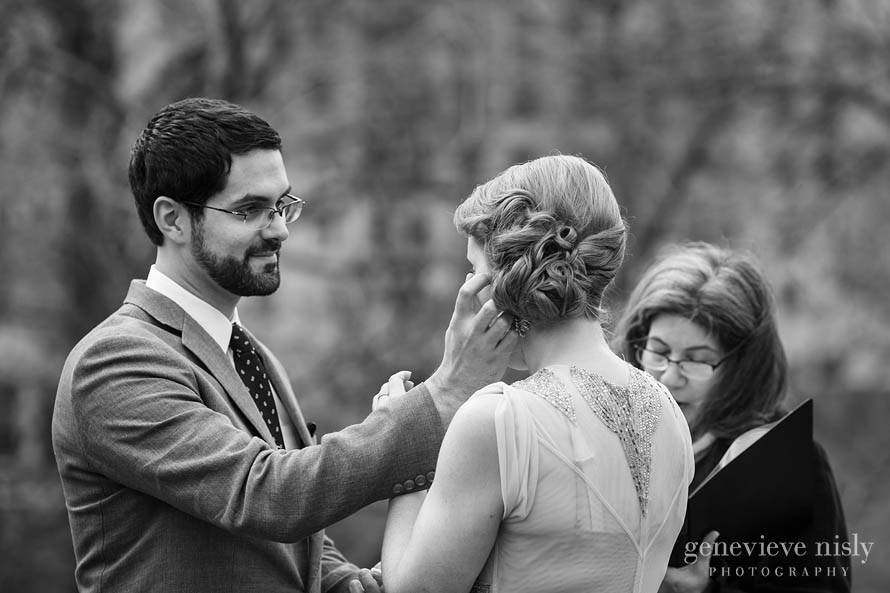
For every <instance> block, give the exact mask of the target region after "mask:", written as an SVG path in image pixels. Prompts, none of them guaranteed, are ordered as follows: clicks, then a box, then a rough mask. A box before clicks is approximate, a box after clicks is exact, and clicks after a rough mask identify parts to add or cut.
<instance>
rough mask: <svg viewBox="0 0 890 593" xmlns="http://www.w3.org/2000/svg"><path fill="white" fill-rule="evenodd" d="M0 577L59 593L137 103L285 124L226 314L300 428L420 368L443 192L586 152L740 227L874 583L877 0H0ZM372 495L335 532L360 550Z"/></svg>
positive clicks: (424, 369) (433, 345)
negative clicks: (276, 203)
mask: <svg viewBox="0 0 890 593" xmlns="http://www.w3.org/2000/svg"><path fill="white" fill-rule="evenodd" d="M0 22H2V23H4V24H3V26H2V27H0V55H2V62H0V157H2V158H0V178H2V180H3V183H2V184H0V278H2V279H3V280H2V283H0V589H2V590H4V591H42V592H53V591H59V592H61V591H73V590H74V585H73V576H72V575H73V573H72V570H73V554H72V550H71V542H70V536H69V534H68V527H67V517H66V515H65V511H64V503H63V500H62V497H61V492H60V487H59V483H58V477H57V475H56V473H55V466H54V462H53V459H52V451H51V444H50V438H49V421H50V415H51V409H52V402H53V397H54V394H55V385H56V381H57V380H58V374H59V371H60V369H61V365H62V361H63V360H64V357H65V355H66V354H67V352H68V350H69V349H70V348H71V347H72V346H73V345H74V343H75V342H76V341H77V340H78V339H79V338H80V337H81V336H82V335H83V334H84V333H85V332H86V331H87V330H88V329H89V328H90V327H91V326H93V325H94V324H95V323H97V322H98V321H100V320H101V319H102V318H104V317H105V316H106V315H107V314H108V313H109V312H111V311H112V310H114V309H115V308H116V307H117V306H118V305H119V303H120V301H121V300H122V298H123V296H124V294H125V293H126V290H127V287H128V281H129V279H130V278H133V277H144V276H145V274H146V271H147V268H148V266H149V265H150V263H151V262H152V258H153V253H152V249H151V248H150V244H149V241H148V240H147V238H146V237H145V236H144V234H143V232H142V230H141V228H140V227H139V223H138V220H137V217H136V215H135V212H134V207H133V202H132V197H131V195H130V193H129V188H128V185H127V182H126V166H127V160H128V152H129V147H130V145H131V143H132V142H133V140H134V139H135V137H136V135H137V134H138V132H139V131H140V130H141V128H142V127H143V126H144V125H145V123H146V122H147V120H148V119H149V118H150V117H151V115H152V114H153V113H154V112H155V111H157V110H158V109H159V108H160V107H161V106H163V105H164V104H166V103H169V102H171V101H174V100H177V99H180V98H183V97H186V96H194V95H207V96H215V97H223V98H227V99H229V100H232V101H235V102H238V103H241V104H243V105H245V106H247V107H248V108H250V109H252V110H254V111H256V112H258V113H259V114H261V115H263V116H264V117H265V118H266V119H267V120H268V121H269V122H270V123H271V124H272V125H273V126H275V127H276V128H277V129H278V130H279V131H281V132H282V136H283V137H284V139H285V148H284V152H285V160H286V163H287V165H288V171H289V175H290V179H291V182H292V184H293V187H294V191H295V193H297V194H298V195H302V196H304V197H305V198H307V199H308V200H309V202H310V206H309V207H308V208H307V210H306V213H305V215H304V218H303V219H301V220H300V222H299V223H298V224H297V225H296V226H295V227H294V228H293V230H292V233H291V238H290V240H289V241H288V242H287V244H286V245H285V249H284V251H283V257H282V264H283V266H284V267H285V271H284V280H283V284H282V288H281V290H279V291H278V293H276V294H275V295H274V296H272V297H269V298H266V299H251V300H247V301H244V302H243V303H242V307H241V310H242V317H243V318H245V319H246V321H247V323H249V324H250V326H251V327H252V328H254V331H255V332H256V333H257V334H258V335H259V336H261V337H262V338H263V339H264V340H265V341H266V342H267V343H268V344H269V345H271V346H272V347H273V349H274V350H275V351H276V352H277V353H278V354H279V355H280V357H281V359H282V360H283V361H284V362H285V363H286V364H287V365H288V367H289V368H290V370H291V377H292V379H293V381H294V384H295V387H296V389H297V392H298V393H299V394H300V397H301V400H302V402H303V405H304V409H305V411H306V414H307V416H308V417H309V418H311V419H313V420H314V421H315V422H316V423H317V424H318V425H319V430H320V431H321V432H331V431H335V430H338V429H339V428H341V427H343V426H345V425H347V424H350V423H352V422H355V421H358V420H360V419H361V418H362V417H363V416H364V415H365V414H367V412H368V411H369V405H370V396H371V395H372V394H373V393H375V392H376V390H377V387H378V386H379V384H380V383H381V382H383V381H384V379H385V378H386V377H388V376H389V374H391V373H392V372H394V371H395V370H398V369H402V368H406V369H413V370H414V371H415V377H416V378H418V379H422V378H423V377H425V376H426V375H427V374H428V373H430V372H431V371H432V370H433V369H434V368H435V367H436V365H437V364H438V361H439V359H440V357H441V349H442V344H443V332H444V328H445V327H446V325H447V322H448V318H449V316H450V312H451V306H452V304H453V300H454V297H455V293H456V289H457V287H458V286H459V284H460V282H461V281H462V280H463V277H464V273H465V272H466V271H467V263H466V262H465V260H464V250H465V242H464V240H463V239H462V238H461V237H460V236H459V235H458V234H457V233H456V232H455V231H454V229H453V227H452V225H451V213H452V211H453V209H454V207H455V206H456V204H457V203H459V201H460V200H461V199H462V198H463V197H465V196H466V195H467V194H468V192H469V191H470V190H471V189H472V188H473V187H474V186H475V185H476V184H478V183H481V182H483V181H485V180H487V179H488V178H490V177H491V176H492V175H494V174H495V173H497V172H498V171H500V170H502V169H503V168H505V167H506V166H508V165H510V164H513V163H515V162H518V161H523V160H526V159H529V158H533V157H536V156H540V155H544V154H550V153H553V152H555V151H559V152H562V153H568V154H579V155H582V156H585V157H587V158H588V159H589V160H591V161H593V162H595V163H597V164H598V165H600V166H601V167H602V168H603V169H604V170H605V172H606V173H607V175H608V177H609V179H610V181H611V183H612V185H613V188H614V189H615V192H616V195H617V196H618V198H619V201H620V202H621V203H622V205H623V207H624V209H625V213H626V217H627V219H628V220H629V222H630V225H631V230H632V237H631V243H630V250H629V256H628V260H627V264H626V266H625V268H624V270H623V272H622V274H621V277H620V279H619V281H618V283H617V286H616V287H615V290H614V291H613V292H612V294H611V301H612V305H613V308H618V307H620V305H621V302H622V300H623V298H624V297H625V296H626V294H627V291H628V290H629V288H630V287H631V286H633V283H634V282H635V280H636V278H637V277H638V275H639V273H640V271H641V269H642V268H643V267H644V266H645V265H646V264H647V263H648V262H649V261H650V260H651V258H652V256H653V255H654V253H655V252H656V251H657V250H658V248H659V247H660V246H661V245H663V244H664V243H666V242H670V241H677V240H687V239H701V240H709V241H715V242H718V243H724V244H729V245H732V246H735V247H742V248H749V249H751V250H753V251H754V252H755V253H756V254H757V255H758V256H759V257H760V258H761V260H762V262H763V264H764V267H765V269H766V271H767V274H768V275H769V277H770V278H771V280H772V282H773V284H774V287H775V289H776V293H777V297H778V300H779V311H780V319H781V328H782V333H783V337H784V339H785V342H786V346H787V349H788V353H789V359H790V362H791V365H792V369H793V387H794V395H795V398H797V399H799V398H801V397H813V398H815V400H816V433H817V434H816V437H817V439H819V440H820V441H821V442H822V443H823V444H824V445H825V447H826V449H827V450H828V452H829V455H830V458H831V460H832V462H833V464H834V468H835V472H836V475H837V480H838V486H839V489H840V492H841V496H842V498H843V502H844V505H845V508H846V512H847V522H848V525H849V528H850V531H851V532H856V533H858V534H859V539H860V541H870V542H875V545H874V547H873V548H872V551H871V555H870V556H869V559H868V563H867V564H862V563H861V558H854V559H853V562H852V564H853V566H854V584H855V586H856V590H857V591H865V592H870V591H874V592H879V591H886V590H888V588H890V505H888V504H887V501H888V498H890V477H888V470H890V431H888V430H887V428H886V425H887V423H888V420H890V365H888V364H887V361H888V360H890V323H888V320H890V300H888V299H887V298H886V296H885V295H886V291H887V290H888V287H890V242H888V240H887V234H888V230H890V200H888V197H887V188H888V187H890V133H888V132H890V61H888V56H890V4H888V3H887V2H886V0H821V1H816V0H787V1H783V2H774V1H770V0H745V1H736V2H713V1H712V0H625V1H621V0H594V1H591V0H513V1H507V0H493V1H473V0H451V1H446V0H430V1H427V2H417V1H413V0H379V1H377V2H373V3H370V2H362V1H360V0H324V1H322V0H302V1H292V2H271V1H261V2H238V1H237V0H195V1H193V2H172V1H162V0H157V1H154V2H138V1H136V0H65V1H64V2H56V1H54V0H30V1H25V0H0ZM385 508H386V507H385V503H378V504H376V505H372V506H371V507H369V508H368V509H366V510H364V511H362V512H361V513H359V514H358V515H356V516H355V517H353V518H350V519H348V520H346V521H344V522H342V523H341V524H338V525H337V526H335V527H334V528H333V529H332V530H331V533H332V534H333V536H334V538H335V540H336V541H337V542H338V544H339V545H340V547H341V549H343V550H344V551H345V552H346V554H347V555H348V556H349V557H350V558H352V559H353V560H355V561H356V562H358V563H359V564H363V565H369V564H372V563H374V562H375V561H376V560H377V558H378V553H379V543H380V538H381V528H382V517H383V515H384V514H385Z"/></svg>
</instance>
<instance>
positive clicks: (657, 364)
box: [634, 344, 737, 381]
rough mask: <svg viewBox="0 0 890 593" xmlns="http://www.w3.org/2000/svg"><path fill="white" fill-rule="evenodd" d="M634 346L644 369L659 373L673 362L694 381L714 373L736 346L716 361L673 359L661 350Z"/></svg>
mask: <svg viewBox="0 0 890 593" xmlns="http://www.w3.org/2000/svg"><path fill="white" fill-rule="evenodd" d="M634 348H636V350H637V361H638V362H639V363H640V364H641V365H643V368H644V369H645V370H647V371H657V372H659V373H660V372H663V371H666V370H667V368H668V367H669V366H670V365H671V364H675V365H677V368H678V369H680V372H681V373H683V376H685V377H686V378H687V379H692V380H694V381H706V380H708V379H710V378H711V377H713V376H714V373H715V372H716V371H717V367H719V366H720V365H721V364H723V363H724V362H725V361H726V360H727V359H728V358H729V357H730V356H732V355H733V354H735V352H736V350H737V348H735V349H733V351H732V352H730V353H729V354H727V355H726V356H724V357H723V358H721V359H720V360H718V361H717V362H702V361H698V360H687V359H681V360H674V359H673V358H670V357H668V356H666V355H665V354H664V353H662V352H657V351H655V350H649V349H648V348H646V347H645V346H643V345H642V344H638V345H635V346H634Z"/></svg>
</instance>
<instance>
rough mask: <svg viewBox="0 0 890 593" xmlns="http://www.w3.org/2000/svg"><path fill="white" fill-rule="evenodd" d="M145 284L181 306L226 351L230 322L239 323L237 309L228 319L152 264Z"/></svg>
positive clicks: (229, 335)
mask: <svg viewBox="0 0 890 593" xmlns="http://www.w3.org/2000/svg"><path fill="white" fill-rule="evenodd" d="M145 286H147V287H148V288H150V289H152V290H154V291H155V292H159V293H161V294H162V295H164V296H165V297H167V298H168V299H170V300H171V301H173V302H174V303H176V304H177V305H179V306H180V307H182V310H183V311H185V312H186V313H187V314H188V315H189V316H190V317H191V318H192V319H194V320H195V321H197V322H198V325H200V326H201V327H202V328H203V329H204V331H206V332H207V334H208V335H209V336H210V337H211V338H213V341H214V342H216V343H217V344H219V347H220V348H222V349H223V352H226V351H228V349H229V341H230V340H231V338H232V322H235V323H238V324H240V323H241V320H240V319H239V318H238V309H235V312H234V314H233V316H232V319H229V318H228V317H226V316H225V315H223V313H222V311H220V310H219V309H217V308H216V307H214V306H213V305H211V304H210V303H208V302H207V301H204V300H202V299H201V298H200V297H197V296H195V295H194V294H192V293H191V292H189V291H188V290H186V289H185V288H183V287H182V286H180V285H179V284H177V283H176V281H174V280H173V279H171V278H170V277H169V276H167V275H166V274H164V273H163V272H161V271H160V270H158V268H157V267H156V266H154V265H153V266H152V267H151V269H150V270H149V271H148V278H147V279H146V281H145Z"/></svg>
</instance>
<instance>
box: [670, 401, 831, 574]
mask: <svg viewBox="0 0 890 593" xmlns="http://www.w3.org/2000/svg"><path fill="white" fill-rule="evenodd" d="M814 473H815V453H814V447H813V400H812V399H808V400H807V401H805V402H803V403H802V404H800V405H799V406H797V408H795V409H794V410H793V411H791V412H790V413H789V414H787V415H786V416H785V417H784V418H782V419H781V420H780V421H779V422H778V423H777V424H776V425H775V426H773V427H772V428H771V429H770V430H769V431H768V432H767V433H766V434H764V435H763V436H761V437H760V438H759V439H758V440H757V441H755V442H754V443H753V444H752V445H751V446H749V447H748V448H747V449H745V450H744V451H743V452H742V453H740V454H739V455H738V456H737V457H736V458H735V459H733V460H732V461H730V462H729V463H728V464H727V465H726V466H725V467H723V468H721V469H720V470H718V471H717V472H714V473H713V474H711V475H710V476H708V478H707V479H706V480H704V481H703V482H702V483H701V484H699V485H698V487H697V488H696V489H695V490H694V491H692V492H691V493H690V494H689V504H688V506H687V508H686V520H685V522H684V524H683V529H682V531H681V532H680V535H679V537H678V538H677V542H676V544H674V549H673V552H672V553H671V560H670V566H683V565H685V564H687V563H688V560H690V559H692V558H694V556H692V555H691V552H695V551H697V550H698V544H699V542H701V540H702V538H703V537H704V536H705V535H707V534H708V533H709V532H710V531H714V530H716V531H719V532H720V537H719V538H718V539H717V542H720V543H719V544H718V545H719V546H725V547H723V550H722V551H724V552H727V551H728V550H733V551H732V552H731V553H724V554H715V555H714V556H713V557H712V560H711V562H712V565H713V564H715V561H717V563H723V564H726V565H728V566H734V565H735V566H739V565H750V564H751V562H750V559H751V558H752V557H756V556H758V555H759V553H760V550H761V549H762V548H761V544H762V543H763V544H766V543H769V542H783V541H785V542H787V541H791V540H793V539H794V535H795V534H799V533H800V531H801V530H802V529H804V528H806V526H807V525H808V524H809V523H810V522H811V521H812V513H813V495H812V492H813V481H814ZM734 542H738V544H737V545H736V546H735V547H734V548H729V546H731V545H732V544H733V543H734ZM746 544H747V545H746ZM716 551H717V552H719V551H721V548H720V547H718V548H717V550H716ZM749 552H750V553H749ZM687 556H688V558H687ZM721 561H722V562H721Z"/></svg>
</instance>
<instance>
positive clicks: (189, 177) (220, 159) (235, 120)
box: [129, 97, 281, 245]
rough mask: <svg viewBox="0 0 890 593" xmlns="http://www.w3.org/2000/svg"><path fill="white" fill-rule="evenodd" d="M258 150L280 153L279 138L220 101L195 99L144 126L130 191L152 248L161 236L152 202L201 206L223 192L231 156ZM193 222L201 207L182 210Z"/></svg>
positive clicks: (256, 119)
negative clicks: (162, 200) (162, 198)
mask: <svg viewBox="0 0 890 593" xmlns="http://www.w3.org/2000/svg"><path fill="white" fill-rule="evenodd" d="M256 149H268V150H281V137H280V136H279V135H278V132H276V131H275V130H274V129H272V127H271V126H270V125H269V124H268V123H267V122H266V121H265V120H263V119H262V118H260V117H258V116H257V115H255V114H253V113H251V112H250V111H247V110H246V109H244V108H243V107H241V106H239V105H235V104H234V103H229V102H228V101H223V100H220V99H206V98H202V97H193V98H189V99H183V100H182V101H177V102H176V103H172V104H170V105H167V106H166V107H164V108H163V109H161V110H160V111H159V112H158V113H157V114H156V115H155V116H154V117H152V118H151V120H150V121H149V122H148V125H146V127H145V129H144V130H143V131H142V133H141V134H140V135H139V138H137V139H136V142H135V144H134V145H133V149H132V151H131V152H130V167H129V178H130V189H131V190H132V192H133V197H134V198H135V199H136V209H137V211H138V213H139V219H140V221H141V222H142V227H143V228H144V229H145V232H146V233H147V234H148V237H149V239H151V241H152V243H154V244H155V245H161V244H162V243H163V241H164V236H163V234H161V231H160V230H159V229H158V226H157V224H156V223H155V220H154V214H153V207H154V202H155V200H157V199H158V198H159V197H160V196H166V197H168V198H171V199H173V200H176V201H178V202H193V203H196V204H205V203H206V202H207V200H208V199H209V198H210V197H211V196H213V195H214V194H216V193H219V192H220V191H222V190H223V189H224V188H225V186H226V182H227V180H228V176H229V171H230V170H231V168H232V156H233V155H241V154H245V153H248V152H250V151H252V150H256ZM186 207H187V208H188V209H189V212H190V213H191V215H192V220H194V221H196V222H199V221H201V220H202V219H203V216H204V210H203V209H202V208H200V207H199V206H192V205H187V206H186Z"/></svg>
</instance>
